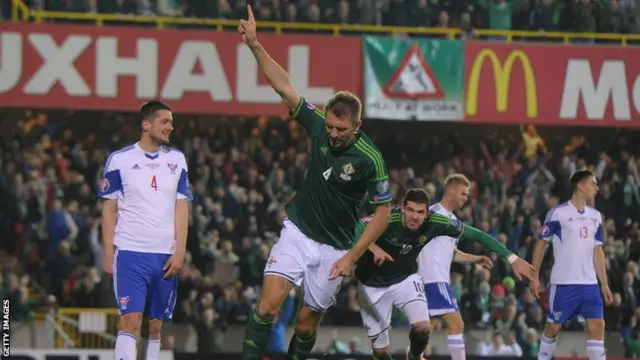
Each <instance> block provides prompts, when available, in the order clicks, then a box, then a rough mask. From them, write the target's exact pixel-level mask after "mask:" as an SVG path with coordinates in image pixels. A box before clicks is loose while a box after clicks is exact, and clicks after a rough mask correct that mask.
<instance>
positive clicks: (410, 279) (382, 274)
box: [355, 189, 533, 360]
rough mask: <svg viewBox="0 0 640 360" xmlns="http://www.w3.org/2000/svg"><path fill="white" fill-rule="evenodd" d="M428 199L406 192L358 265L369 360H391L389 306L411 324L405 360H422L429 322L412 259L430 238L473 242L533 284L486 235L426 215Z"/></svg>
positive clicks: (526, 270)
mask: <svg viewBox="0 0 640 360" xmlns="http://www.w3.org/2000/svg"><path fill="white" fill-rule="evenodd" d="M429 200H430V199H429V195H428V194H427V193H426V192H425V191H424V190H422V189H410V190H409V191H407V193H406V194H405V196H404V199H403V200H402V206H401V207H400V208H395V209H392V210H391V217H390V220H389V226H388V227H387V229H386V230H385V231H384V232H383V234H382V235H381V236H380V238H378V240H376V242H375V244H372V245H371V248H370V251H369V252H367V253H365V254H364V255H363V256H362V257H361V258H360V260H358V263H357V266H356V271H355V275H356V278H357V279H358V280H359V281H360V289H359V290H360V291H359V299H360V302H361V305H360V307H361V310H360V314H361V316H362V322H363V324H364V327H365V329H366V331H367V335H368V336H369V338H370V339H371V344H372V347H373V357H374V359H377V360H391V359H392V357H391V356H390V354H389V333H388V329H389V326H390V325H391V312H392V310H393V307H394V306H395V307H396V308H398V309H400V310H402V311H403V312H404V314H405V315H406V316H407V318H408V319H409V322H410V323H411V331H410V332H409V339H410V342H411V345H410V347H409V351H408V354H407V359H409V360H420V359H422V353H423V352H424V350H425V348H426V347H427V344H428V342H429V333H430V331H431V323H430V322H429V309H428V306H427V299H426V298H425V295H424V284H423V281H422V279H421V278H420V276H419V275H418V262H417V258H418V255H419V254H420V250H422V248H423V247H424V246H425V245H426V244H427V243H428V242H429V241H431V240H432V239H434V238H436V237H438V236H450V237H453V238H460V239H461V240H471V241H475V242H478V243H480V244H481V245H482V246H484V247H485V248H487V249H489V250H490V251H493V252H495V253H497V254H498V255H500V256H502V257H505V258H507V259H508V260H509V262H510V263H511V266H512V267H513V272H514V273H515V275H516V276H517V277H518V278H519V279H522V278H523V277H524V278H527V279H533V267H532V266H531V265H530V264H529V263H527V262H526V261H524V260H522V259H520V258H519V257H518V256H517V255H515V254H513V253H511V252H510V251H509V250H507V249H506V248H505V247H504V246H502V244H500V242H498V240H496V239H494V238H493V237H492V236H490V235H489V234H486V233H484V232H482V231H480V230H478V229H476V228H474V227H472V226H468V225H465V224H463V223H462V222H460V221H459V220H456V219H450V218H448V217H446V216H443V215H440V214H436V213H431V212H429V210H428V209H429ZM370 219H371V218H370V217H366V218H364V219H362V220H361V221H360V222H359V223H358V226H357V228H356V238H357V237H358V235H359V234H360V233H361V232H362V231H364V230H365V229H366V228H367V226H368V223H369V221H370Z"/></svg>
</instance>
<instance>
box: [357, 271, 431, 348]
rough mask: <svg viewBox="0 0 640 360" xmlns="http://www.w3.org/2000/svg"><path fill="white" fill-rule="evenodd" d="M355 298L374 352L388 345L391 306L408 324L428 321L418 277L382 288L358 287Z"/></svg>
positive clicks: (413, 276) (424, 298)
mask: <svg viewBox="0 0 640 360" xmlns="http://www.w3.org/2000/svg"><path fill="white" fill-rule="evenodd" d="M358 299H359V301H360V309H361V310H360V315H361V316H362V323H363V324H364V328H365V330H366V331H367V336H368V337H369V339H370V340H371V343H372V345H373V348H374V349H381V348H385V347H388V346H389V327H390V326H391V312H392V311H393V307H394V306H395V307H396V308H398V309H400V310H402V312H403V313H404V314H405V315H406V316H407V318H409V323H410V324H412V325H413V324H415V323H418V322H421V321H429V306H428V305H427V299H426V297H425V296H424V285H423V284H422V278H421V277H420V276H419V275H418V274H413V275H411V276H409V277H408V278H406V279H404V280H403V281H402V282H400V283H397V284H393V285H391V286H389V287H385V288H377V287H370V286H364V285H362V284H360V287H359V293H358Z"/></svg>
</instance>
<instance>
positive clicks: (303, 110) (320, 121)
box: [291, 97, 325, 136]
mask: <svg viewBox="0 0 640 360" xmlns="http://www.w3.org/2000/svg"><path fill="white" fill-rule="evenodd" d="M291 117H293V118H294V119H295V120H296V121H297V122H299V123H300V125H302V127H304V128H305V129H306V130H307V132H308V133H309V135H311V136H315V135H318V134H320V133H321V132H322V131H324V126H325V115H324V111H322V110H320V109H318V108H317V107H315V105H313V104H311V103H309V102H307V100H305V99H304V98H303V97H301V98H300V103H298V106H297V107H296V110H295V111H294V112H293V113H292V114H291Z"/></svg>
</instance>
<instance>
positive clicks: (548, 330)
mask: <svg viewBox="0 0 640 360" xmlns="http://www.w3.org/2000/svg"><path fill="white" fill-rule="evenodd" d="M561 326H562V325H561V324H547V325H546V326H545V327H544V333H543V334H544V336H546V337H547V338H549V339H555V338H556V336H558V333H559V332H560V327H561Z"/></svg>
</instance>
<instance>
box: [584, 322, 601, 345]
mask: <svg viewBox="0 0 640 360" xmlns="http://www.w3.org/2000/svg"><path fill="white" fill-rule="evenodd" d="M587 338H588V339H590V340H604V319H588V320H587Z"/></svg>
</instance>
